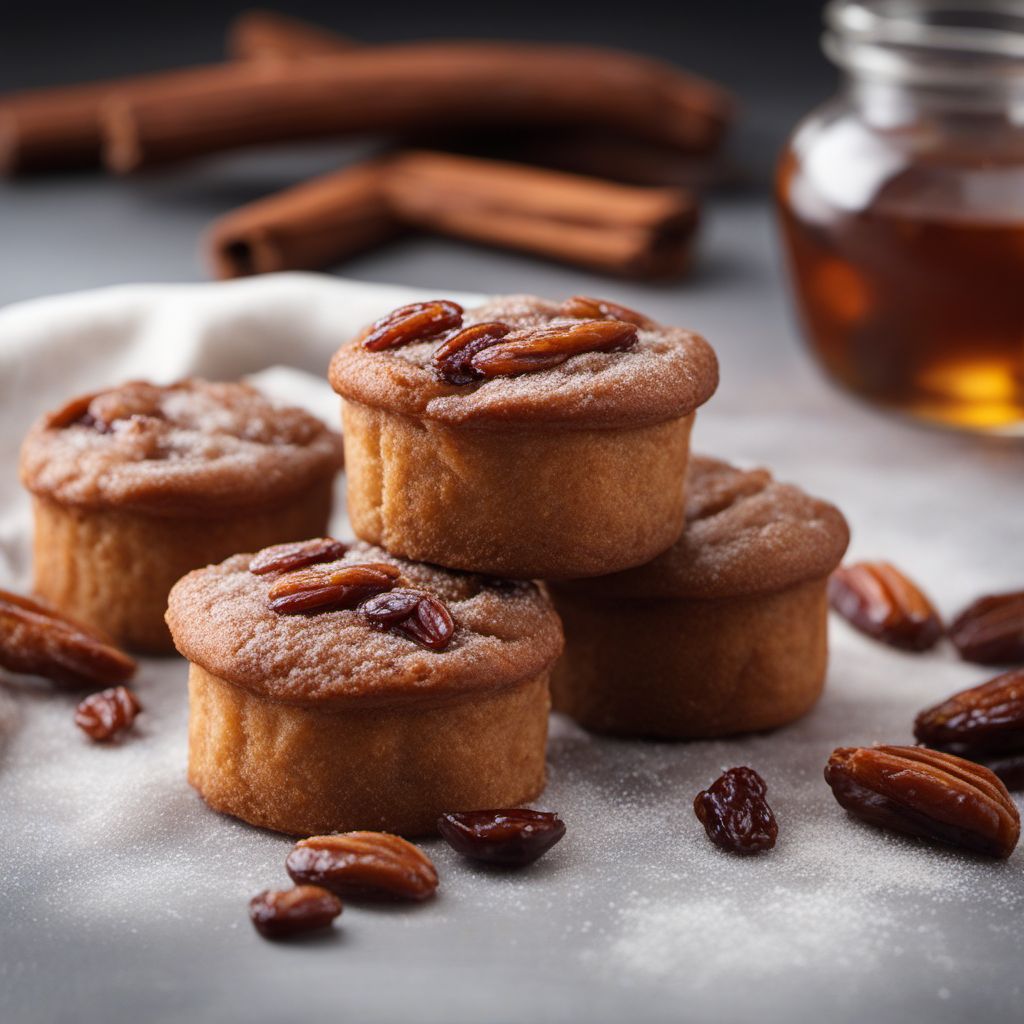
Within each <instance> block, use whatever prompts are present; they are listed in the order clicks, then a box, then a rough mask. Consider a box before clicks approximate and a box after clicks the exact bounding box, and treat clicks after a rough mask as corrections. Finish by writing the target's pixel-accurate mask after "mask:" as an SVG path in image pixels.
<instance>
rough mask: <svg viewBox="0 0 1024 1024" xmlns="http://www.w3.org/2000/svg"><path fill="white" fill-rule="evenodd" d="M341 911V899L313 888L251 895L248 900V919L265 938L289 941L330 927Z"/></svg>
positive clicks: (301, 886) (269, 891)
mask: <svg viewBox="0 0 1024 1024" xmlns="http://www.w3.org/2000/svg"><path fill="white" fill-rule="evenodd" d="M341 909H342V906H341V900H339V899H338V897H337V896H335V895H334V893H333V892H328V891H327V890H326V889H322V888H320V887H319V886H316V885H297V886H296V887H295V888H294V889H284V890H278V891H272V890H266V891H264V892H261V893H260V894H259V895H258V896H254V897H253V898H252V899H251V900H250V901H249V918H250V920H251V921H252V923H253V927H255V929H256V931H258V932H259V933H260V935H262V936H263V937H264V938H265V939H290V938H292V937H293V936H295V935H305V934H306V933H307V932H314V931H321V930H323V929H324V928H330V926H331V924H332V923H333V921H334V919H335V918H336V917H337V916H338V915H339V914H340V913H341Z"/></svg>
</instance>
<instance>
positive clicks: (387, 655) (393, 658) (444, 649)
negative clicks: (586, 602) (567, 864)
mask: <svg viewBox="0 0 1024 1024" xmlns="http://www.w3.org/2000/svg"><path fill="white" fill-rule="evenodd" d="M326 543H327V542H324V541H312V542H309V544H310V545H312V546H314V550H315V545H317V544H320V545H325V544H326ZM335 543H337V542H335ZM299 547H300V546H298V545H280V546H279V547H277V548H269V549H266V551H265V552H261V553H260V554H259V555H255V556H254V555H234V556H232V557H231V558H229V559H227V560H226V561H224V562H221V563H220V564H219V565H211V566H207V567H206V568H205V569H197V570H196V571H194V572H191V573H189V574H188V575H187V576H185V577H184V578H182V579H180V580H179V581H178V582H177V583H176V584H175V586H174V589H173V590H172V591H171V594H170V598H169V601H168V609H167V624H168V626H169V627H170V630H171V635H172V636H173V637H174V643H175V646H176V647H177V648H178V650H179V651H180V652H181V654H183V655H184V656H185V657H186V658H188V660H189V661H192V662H195V663H196V664H198V665H200V666H202V668H204V669H206V671H208V672H211V673H212V674H213V675H216V676H220V677H221V678H222V679H227V680H229V681H230V682H232V683H235V684H236V685H238V686H241V687H244V688H245V689H247V690H249V691H251V692H253V693H255V694H258V695H260V696H263V697H268V698H271V699H273V700H278V701H283V702H286V703H289V704H302V705H308V706H316V707H330V706H332V705H346V706H352V705H358V706H363V705H367V706H377V705H385V704H395V703H400V702H406V701H431V700H438V699H445V698H449V699H450V698H453V697H458V696H460V695H469V694H472V693H480V694H485V693H487V692H488V691H494V690H497V689H501V688H503V687H507V686H511V685H513V684H515V683H519V682H523V681H525V680H527V679H529V678H531V677H532V676H536V675H538V674H539V673H541V672H543V671H544V670H545V669H547V668H548V667H549V666H550V665H551V663H552V662H553V661H554V660H555V658H556V657H558V655H559V653H560V652H561V650H562V627H561V623H560V621H559V618H558V616H557V615H556V614H555V611H554V609H553V608H552V607H551V604H550V602H549V600H548V598H547V597H546V596H545V595H544V594H542V593H541V591H540V589H539V588H538V587H537V586H536V585H534V584H533V583H512V582H506V581H504V580H492V579H488V578H485V577H483V576H476V575H471V574H468V573H459V572H454V571H449V570H447V569H441V568H438V567H436V566H432V565H425V564H423V563H419V562H408V561H405V560H404V559H401V558H395V557H394V556H392V555H389V554H388V553H387V552H386V551H384V550H383V549H382V548H377V547H373V546H371V545H369V544H364V543H362V542H356V543H354V544H351V545H348V546H347V550H346V551H345V553H344V554H343V555H341V556H340V557H334V558H329V560H326V561H322V562H319V561H318V562H316V563H315V564H307V563H306V561H305V560H300V561H298V562H297V564H298V566H299V567H298V568H288V567H287V565H286V563H282V565H283V567H282V568H280V569H276V568H273V567H272V568H271V569H270V571H266V572H262V573H261V574H260V575H257V574H256V573H255V572H253V571H251V570H250V566H252V568H253V569H257V570H259V569H261V568H263V567H266V566H267V564H268V562H269V564H270V565H271V566H273V565H274V564H275V563H274V560H273V555H274V553H275V552H277V551H286V552H287V551H289V550H292V551H294V550H296V549H298V548H299ZM337 553H338V552H337V550H335V551H327V554H328V555H330V554H333V555H337ZM268 554H269V556H271V557H270V558H269V559H268V557H267V556H268ZM261 563H262V565H261ZM365 565H371V566H377V567H378V569H377V570H376V571H377V573H378V574H379V573H380V572H381V569H380V567H381V566H383V567H384V568H385V569H386V568H388V567H392V568H391V571H392V573H393V574H394V578H393V579H392V580H391V581H390V583H391V584H392V585H393V586H392V589H390V590H385V591H383V592H382V593H379V594H378V595H376V596H373V595H368V594H367V593H366V592H363V593H355V594H349V595H348V599H347V600H346V599H345V597H344V596H343V595H341V592H340V591H338V590H337V589H335V592H334V594H333V595H328V603H325V604H322V605H320V606H319V607H308V608H306V609H305V610H298V609H296V610H291V611H289V610H276V611H275V610H274V609H273V608H272V607H271V601H272V600H273V599H274V595H275V594H277V593H278V591H279V590H281V589H282V588H283V589H285V590H288V589H289V588H291V590H292V593H291V597H292V598H295V597H296V591H295V587H294V585H293V583H292V581H294V580H296V578H300V580H301V582H303V583H304V584H305V588H306V589H305V590H304V591H303V590H302V588H301V587H300V588H299V591H300V593H299V594H298V596H299V597H300V598H301V597H303V596H308V594H309V593H311V592H312V591H315V590H317V587H316V584H315V580H314V582H313V583H312V584H310V580H311V579H312V578H314V577H315V579H316V580H320V581H324V580H325V579H326V578H328V577H330V578H332V579H334V580H335V581H337V580H338V579H340V578H341V576H342V575H344V574H345V573H346V571H348V570H351V569H352V567H355V566H365ZM360 571H361V570H359V569H356V570H355V572H356V573H358V572H360ZM350 575H351V573H350ZM407 594H419V595H421V596H422V595H427V596H429V597H430V598H432V599H433V607H434V608H435V609H436V602H440V603H441V604H442V606H443V609H447V615H448V616H450V618H449V619H448V623H449V627H448V631H447V634H445V632H444V630H441V631H440V632H435V633H434V638H435V639H437V638H438V637H443V641H442V642H441V643H440V644H439V645H438V646H439V647H440V649H430V648H429V647H428V646H425V645H424V644H423V643H421V642H418V641H417V640H416V639H414V638H413V637H412V636H410V634H409V632H408V631H407V629H406V628H404V627H403V623H402V621H401V620H397V621H396V620H394V619H393V620H392V621H391V622H390V623H389V622H384V621H381V620H380V619H379V618H378V619H377V621H372V620H371V617H370V615H371V609H372V608H373V607H374V605H375V604H376V605H377V606H379V604H380V599H387V600H388V601H391V600H392V599H401V598H402V597H403V596H404V595H407ZM332 596H333V598H334V599H335V602H336V603H334V604H331V603H329V601H330V597H332ZM316 599H318V600H320V599H322V598H319V597H318V598H316ZM339 600H340V601H342V603H344V604H346V605H347V606H346V607H339V606H338V603H337V601H339ZM443 609H442V610H443Z"/></svg>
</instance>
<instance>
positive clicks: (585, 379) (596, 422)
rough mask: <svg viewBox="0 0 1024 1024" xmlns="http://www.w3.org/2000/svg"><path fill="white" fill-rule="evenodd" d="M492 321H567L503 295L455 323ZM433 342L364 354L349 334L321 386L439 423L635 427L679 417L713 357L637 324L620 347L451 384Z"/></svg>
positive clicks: (706, 385)
mask: <svg viewBox="0 0 1024 1024" xmlns="http://www.w3.org/2000/svg"><path fill="white" fill-rule="evenodd" d="M489 320H499V321H502V322H504V323H507V324H510V325H511V326H512V327H513V328H514V329H518V328H524V327H530V326H539V325H547V324H557V323H560V322H564V323H566V324H570V323H573V322H576V321H575V319H574V318H571V317H566V316H563V315H561V314H560V312H559V306H558V304H557V303H554V302H549V301H547V300H545V299H540V298H536V297H534V296H530V295H510V296H504V297H502V298H499V299H496V300H494V301H493V302H489V303H487V304H485V305H483V306H478V307H477V308H475V309H472V310H468V311H467V312H466V315H465V317H464V320H463V323H464V325H465V326H470V325H472V324H475V323H482V322H484V321H489ZM436 346H437V341H436V340H434V341H427V342H418V343H414V344H411V345H406V346H403V347H401V348H396V349H391V350H387V351H383V352H369V351H366V350H365V349H363V348H362V347H361V346H360V344H359V339H358V338H356V339H354V340H353V341H351V342H349V343H347V344H346V345H344V346H342V348H341V349H339V351H338V352H337V353H336V354H335V356H334V358H333V360H332V361H331V366H330V372H329V379H330V382H331V386H332V387H333V388H334V390H335V391H336V392H338V394H339V395H341V396H342V398H345V399H348V400H350V401H353V402H359V403H361V404H363V405H368V406H372V407H375V408H379V409H385V410H387V411H389V412H397V413H402V414H404V415H407V416H415V417H419V418H422V419H428V420H436V421H438V422H441V423H445V424H448V425H461V424H465V425H474V426H476V425H479V426H485V425H487V424H488V423H492V422H494V423H510V422H511V423H517V424H521V425H528V424H530V423H538V424H540V425H543V426H545V427H548V426H551V425H555V424H559V425H564V426H567V427H587V428H601V427H611V428H614V427H636V426H643V425H647V424H654V423H660V422H663V421H665V420H669V419H675V418H678V417H682V416H687V415H689V414H690V413H692V412H693V411H694V410H695V409H696V408H697V407H698V406H699V405H702V404H703V403H704V402H706V401H707V400H708V399H709V398H710V397H711V395H712V394H713V393H714V391H715V388H716V387H717V385H718V362H717V360H716V358H715V354H714V351H713V350H712V348H711V346H710V345H709V344H708V343H707V342H706V341H705V340H704V339H703V338H702V337H701V336H700V335H699V334H694V333H692V332H690V331H686V330H683V329H682V328H678V327H665V326H660V325H653V326H650V327H642V328H640V329H639V336H638V340H637V343H636V344H635V345H634V346H632V347H631V348H629V349H627V350H625V351H617V352H586V353H582V354H580V355H574V356H572V357H570V358H569V359H567V360H566V361H565V362H564V363H562V364H561V365H559V366H556V367H553V368H551V369H546V370H539V371H536V372H532V373H524V374H521V375H519V376H516V377H494V378H491V379H488V380H483V381H478V382H476V383H473V384H467V385H463V386H455V385H450V384H446V383H444V382H443V381H440V380H439V379H438V378H437V377H436V375H435V374H434V372H433V369H432V368H431V357H432V355H433V352H434V349H435V348H436Z"/></svg>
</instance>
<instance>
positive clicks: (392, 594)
mask: <svg viewBox="0 0 1024 1024" xmlns="http://www.w3.org/2000/svg"><path fill="white" fill-rule="evenodd" d="M360 610H361V611H362V613H363V615H364V616H365V617H366V619H367V621H368V622H369V623H370V625H372V626H375V627H376V628H378V629H390V630H393V631H394V632H396V633H400V634H401V635H402V636H404V637H407V638H408V639H410V640H413V641H415V642H416V643H418V644H420V645H421V646H423V647H427V648H429V649H430V650H432V651H443V650H444V649H445V648H446V647H447V646H448V644H450V643H451V639H452V636H453V634H454V633H455V622H454V621H453V620H452V615H451V612H449V611H448V608H447V607H446V606H445V604H444V603H443V602H441V601H439V600H438V599H437V598H436V597H434V596H433V594H428V593H427V592H426V591H425V590H413V589H411V588H408V587H399V588H396V589H395V590H391V591H388V592H387V593H384V594H378V595H377V596H376V597H371V598H370V599H369V600H368V601H367V602H366V603H365V604H363V605H362V607H361V608H360Z"/></svg>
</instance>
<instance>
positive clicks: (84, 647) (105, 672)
mask: <svg viewBox="0 0 1024 1024" xmlns="http://www.w3.org/2000/svg"><path fill="white" fill-rule="evenodd" d="M0 667H2V668H6V669H8V670H9V671H11V672H22V673H25V674H27V675H37V676H44V677H45V678H47V679H52V680H53V681H54V682H56V683H61V684H63V685H65V686H76V687H77V686H97V685H102V684H104V683H123V682H125V681H126V680H127V679H130V678H131V677H132V676H133V675H134V674H135V668H136V665H135V661H134V660H133V659H132V658H129V657H128V655H127V654H124V653H123V652H122V651H119V650H118V649H117V648H116V647H112V646H111V645H110V644H108V643H107V642H106V640H104V639H103V638H102V637H100V636H99V635H98V634H97V633H94V632H93V631H92V630H89V629H86V627H85V626H80V625H79V624H78V623H76V622H74V621H72V620H71V619H69V618H67V617H66V616H64V615H62V614H60V612H58V611H56V610H55V609H53V608H50V607H48V606H47V605H44V604H41V603H40V602H38V601H33V600H32V599H31V598H29V597H23V596H22V595H20V594H12V593H11V592H9V591H6V590H0Z"/></svg>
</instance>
